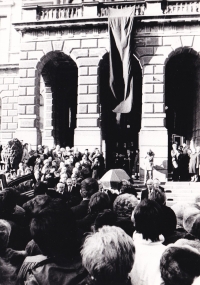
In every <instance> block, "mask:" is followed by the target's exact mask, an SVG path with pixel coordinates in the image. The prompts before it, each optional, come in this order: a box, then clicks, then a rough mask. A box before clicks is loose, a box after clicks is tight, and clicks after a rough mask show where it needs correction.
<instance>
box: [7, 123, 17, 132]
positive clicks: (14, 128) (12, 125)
mask: <svg viewBox="0 0 200 285" xmlns="http://www.w3.org/2000/svg"><path fill="white" fill-rule="evenodd" d="M16 129H17V123H8V130H16Z"/></svg>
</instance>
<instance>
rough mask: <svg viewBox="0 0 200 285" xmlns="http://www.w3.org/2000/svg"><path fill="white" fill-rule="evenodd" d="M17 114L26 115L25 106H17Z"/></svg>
mask: <svg viewBox="0 0 200 285" xmlns="http://www.w3.org/2000/svg"><path fill="white" fill-rule="evenodd" d="M18 112H19V114H20V115H24V114H25V113H26V106H24V105H19V106H18Z"/></svg>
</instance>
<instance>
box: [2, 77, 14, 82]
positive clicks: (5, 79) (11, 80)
mask: <svg viewBox="0 0 200 285" xmlns="http://www.w3.org/2000/svg"><path fill="white" fill-rule="evenodd" d="M13 82H14V79H13V78H12V77H7V78H4V83H5V84H11V83H13Z"/></svg>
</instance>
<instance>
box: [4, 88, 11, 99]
mask: <svg viewBox="0 0 200 285" xmlns="http://www.w3.org/2000/svg"><path fill="white" fill-rule="evenodd" d="M3 96H8V97H9V96H13V91H12V90H9V91H7V90H5V91H3Z"/></svg>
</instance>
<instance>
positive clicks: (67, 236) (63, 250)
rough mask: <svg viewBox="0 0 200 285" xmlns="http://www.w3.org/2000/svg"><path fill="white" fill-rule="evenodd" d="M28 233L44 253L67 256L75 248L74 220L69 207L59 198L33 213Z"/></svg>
mask: <svg viewBox="0 0 200 285" xmlns="http://www.w3.org/2000/svg"><path fill="white" fill-rule="evenodd" d="M30 233H31V236H32V238H33V239H34V241H35V242H36V243H37V244H38V246H39V248H40V250H41V251H42V253H43V254H44V255H47V256H49V257H51V256H57V255H59V256H61V255H62V256H66V255H67V256H69V255H70V254H72V256H73V253H74V250H76V240H77V237H76V222H75V219H74V216H73V213H72V211H71V209H69V208H68V207H67V206H66V204H65V202H64V201H62V200H61V199H52V202H51V203H50V204H49V205H48V206H47V207H45V208H44V209H42V210H41V211H40V212H38V213H37V214H35V217H34V218H33V219H32V221H31V223H30Z"/></svg>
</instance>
